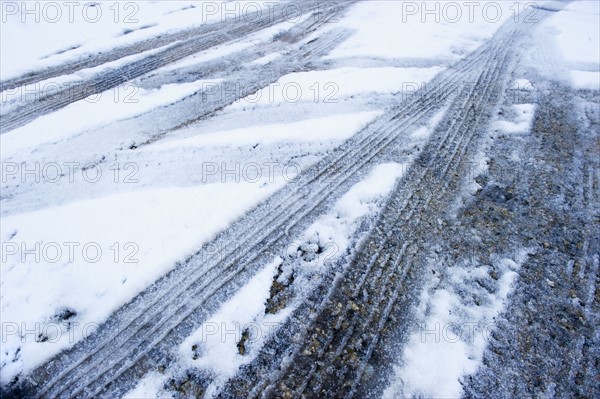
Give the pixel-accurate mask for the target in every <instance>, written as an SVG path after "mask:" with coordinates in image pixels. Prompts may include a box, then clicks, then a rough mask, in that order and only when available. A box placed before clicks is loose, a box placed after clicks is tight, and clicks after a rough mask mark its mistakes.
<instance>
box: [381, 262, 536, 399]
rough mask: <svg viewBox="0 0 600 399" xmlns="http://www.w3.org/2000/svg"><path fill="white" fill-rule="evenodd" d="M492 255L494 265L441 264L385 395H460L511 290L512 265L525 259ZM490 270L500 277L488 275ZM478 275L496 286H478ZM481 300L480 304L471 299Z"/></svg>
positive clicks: (476, 365) (386, 396)
mask: <svg viewBox="0 0 600 399" xmlns="http://www.w3.org/2000/svg"><path fill="white" fill-rule="evenodd" d="M526 256H527V252H526V251H524V250H522V251H520V252H519V253H518V255H517V256H516V258H517V261H516V262H515V261H513V260H511V259H508V258H502V259H501V258H497V259H492V262H491V263H492V265H493V266H492V265H490V266H488V265H459V266H454V267H452V266H450V265H443V268H442V269H441V273H438V274H437V275H438V276H439V275H440V274H441V275H442V277H438V278H434V279H432V281H430V283H429V285H428V287H427V288H426V289H424V290H423V292H422V294H421V299H420V303H419V307H418V310H417V319H418V320H421V323H417V324H418V326H417V328H415V331H413V333H412V335H411V337H410V338H409V340H408V343H407V344H406V345H405V347H404V349H403V353H402V357H401V359H400V361H399V364H398V365H396V366H394V377H392V379H391V383H390V385H389V386H388V387H387V388H386V390H385V391H384V394H383V398H397V397H403V398H404V397H435V398H458V397H460V396H461V395H462V386H461V379H462V378H464V377H465V376H467V375H469V374H472V373H474V372H475V371H476V370H477V367H478V365H479V364H480V363H481V361H482V359H483V353H484V350H485V347H486V345H487V339H488V338H489V334H490V332H491V331H492V330H493V329H494V327H495V326H494V319H495V317H496V316H497V315H499V314H500V313H501V312H502V311H503V309H504V307H505V305H506V301H507V298H508V295H509V294H510V293H511V292H512V289H513V284H514V281H515V280H516V278H517V276H518V275H517V273H516V271H517V270H518V268H519V267H520V265H521V264H522V263H523V262H524V261H525V259H526ZM492 270H494V271H495V272H496V273H497V274H498V280H497V281H495V282H494V280H492V279H491V277H490V272H491V271H492ZM476 279H486V280H487V281H488V282H494V283H493V284H494V285H495V290H494V291H493V292H489V291H487V290H485V289H483V288H481V287H480V288H477V287H478V284H477V283H476V282H475V280H476ZM475 300H478V301H479V302H480V304H479V306H478V305H477V304H475V303H474V301H475Z"/></svg>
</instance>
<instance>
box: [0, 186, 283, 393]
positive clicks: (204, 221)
mask: <svg viewBox="0 0 600 399" xmlns="http://www.w3.org/2000/svg"><path fill="white" fill-rule="evenodd" d="M282 184H283V182H276V183H273V184H268V185H267V184H261V183H260V182H259V183H257V184H252V183H239V184H210V185H203V186H197V187H190V188H168V189H153V190H145V191H138V192H131V193H126V194H117V195H111V196H107V197H101V198H97V199H93V200H85V201H79V202H73V203H70V204H67V205H64V206H60V207H55V208H48V209H43V210H40V211H35V212H30V213H24V214H18V215H14V216H10V217H6V218H3V219H2V225H1V227H0V237H2V241H3V259H2V275H1V287H2V318H3V322H14V323H15V325H16V324H18V327H19V330H21V327H22V326H24V327H26V328H27V329H30V330H31V329H34V328H35V327H36V326H37V327H38V328H43V325H44V323H48V322H52V317H53V315H55V314H56V312H57V311H59V310H60V309H63V308H68V309H73V310H75V311H76V312H77V316H76V317H75V318H74V319H73V320H72V321H75V322H77V323H79V326H75V327H73V329H72V330H71V333H70V334H68V333H66V332H65V331H63V332H59V333H58V337H56V338H53V337H50V338H51V339H50V340H49V341H47V342H36V337H35V336H32V335H31V334H29V335H25V336H24V337H25V338H24V341H25V342H21V336H20V334H19V333H16V332H14V333H11V334H5V331H4V329H3V331H2V334H3V335H2V339H3V342H4V344H3V351H2V354H1V362H2V364H3V367H2V382H3V383H6V382H8V381H9V380H10V379H11V378H12V377H13V376H14V375H16V374H17V373H19V372H21V371H28V370H31V369H32V368H33V367H34V366H36V365H38V364H40V363H41V362H43V361H45V360H47V359H49V358H50V357H51V356H53V355H54V354H56V353H58V352H59V351H61V350H63V349H65V348H67V347H70V346H71V345H73V344H74V343H75V342H77V341H79V340H80V339H81V338H83V337H84V336H85V335H86V331H87V332H88V333H89V332H91V331H92V329H90V325H93V324H95V323H101V322H103V321H104V320H106V319H107V318H108V317H109V316H110V314H111V313H112V312H113V311H114V310H116V309H117V308H119V307H120V306H121V305H123V304H125V303H127V302H128V301H130V300H131V299H132V298H133V297H134V296H135V295H136V294H138V293H139V292H141V291H142V290H143V289H144V288H146V287H147V286H148V285H150V284H151V283H152V282H154V281H155V280H156V279H158V278H159V277H160V276H162V275H164V274H165V273H166V272H168V271H169V270H170V269H171V268H172V267H173V266H174V264H175V263H176V262H177V261H178V260H181V259H184V258H186V257H187V256H189V255H191V254H193V253H194V251H195V250H197V249H198V248H199V247H200V246H201V245H202V243H203V242H207V241H209V240H211V239H212V238H213V237H214V236H215V234H217V233H218V232H219V231H222V230H223V229H225V228H226V227H228V225H229V224H230V223H232V222H233V221H234V220H236V219H238V218H239V217H241V216H242V215H243V214H244V213H245V212H246V211H248V210H249V209H251V208H252V207H253V206H255V205H256V204H257V203H259V202H261V201H262V200H264V199H265V198H266V197H267V196H268V195H270V194H271V193H273V192H274V191H275V190H276V189H277V188H279V187H281V186H282ZM64 243H76V245H77V246H75V247H73V248H74V249H73V251H72V252H71V253H70V250H69V247H68V246H67V245H66V244H64ZM115 243H117V244H115ZM36 245H38V248H39V249H38V250H36V251H35V253H37V254H38V258H37V259H36V257H35V254H28V255H26V254H25V252H24V251H25V250H34V249H35V248H36ZM73 245H75V244H73ZM86 245H88V248H91V249H88V250H87V251H84V250H83V248H84V246H86ZM115 245H116V247H115ZM8 246H10V251H9V250H8V249H9V247H8ZM15 246H16V248H15ZM57 247H58V249H56V248H57ZM96 248H99V250H100V251H101V252H99V255H97V251H96ZM116 248H118V252H117V250H116ZM5 249H6V251H5ZM71 254H72V255H71ZM127 256H130V257H129V258H127ZM136 261H137V262H136ZM17 322H18V323H17ZM40 326H41V327H40ZM53 328H54V327H53ZM22 332H23V334H25V332H24V331H22ZM54 332H55V331H54V329H50V330H49V333H51V334H52V333H54ZM19 348H20V352H19V354H18V356H16V358H15V359H16V360H14V361H13V357H15V353H16V352H17V350H18V349H19Z"/></svg>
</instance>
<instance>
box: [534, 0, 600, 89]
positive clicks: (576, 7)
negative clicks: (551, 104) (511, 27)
mask: <svg viewBox="0 0 600 399" xmlns="http://www.w3.org/2000/svg"><path fill="white" fill-rule="evenodd" d="M599 20H600V3H598V2H597V1H587V0H584V1H573V2H570V3H569V4H567V5H566V6H565V7H564V9H563V10H561V11H559V12H557V13H555V14H554V15H552V16H551V17H550V18H548V19H547V20H546V21H544V22H543V23H542V24H541V26H540V32H541V34H542V35H544V37H550V38H552V42H553V44H554V45H555V47H556V49H557V51H558V53H559V57H558V58H559V59H558V62H559V64H562V65H563V67H564V68H565V69H567V74H568V75H567V80H568V81H569V83H570V84H571V85H572V86H573V87H574V88H576V89H591V90H599V89H600V35H598V21H599Z"/></svg>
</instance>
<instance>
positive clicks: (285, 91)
mask: <svg viewBox="0 0 600 399" xmlns="http://www.w3.org/2000/svg"><path fill="white" fill-rule="evenodd" d="M443 70H444V68H443V67H439V66H435V67H430V68H396V67H381V68H355V67H345V68H336V69H330V70H323V71H309V72H296V73H291V74H288V75H285V76H283V77H282V78H280V79H279V80H278V81H277V82H275V83H272V84H270V85H269V86H267V87H265V88H264V89H261V90H259V91H258V92H257V93H255V94H252V95H250V96H248V97H246V98H243V99H241V100H238V101H237V102H236V103H235V104H233V105H232V106H231V107H230V108H231V109H239V108H244V107H247V106H250V105H255V104H260V105H266V104H277V103H283V102H287V103H297V102H300V101H303V102H315V103H337V102H338V101H340V99H342V98H347V97H351V96H355V95H359V94H360V95H364V94H367V93H377V94H385V93H397V92H402V91H404V90H405V89H406V88H407V87H414V84H417V85H419V86H420V85H421V84H423V83H427V82H429V81H430V80H431V79H433V77H434V76H435V75H437V74H438V73H439V72H441V71H443Z"/></svg>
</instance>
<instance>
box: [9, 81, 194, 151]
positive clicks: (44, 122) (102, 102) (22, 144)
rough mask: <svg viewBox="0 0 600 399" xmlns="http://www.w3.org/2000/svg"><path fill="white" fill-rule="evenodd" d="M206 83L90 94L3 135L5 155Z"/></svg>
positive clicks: (189, 92)
mask: <svg viewBox="0 0 600 399" xmlns="http://www.w3.org/2000/svg"><path fill="white" fill-rule="evenodd" d="M205 83H206V82H205V81H203V80H198V81H195V82H190V83H180V84H167V85H163V86H161V87H160V88H158V89H153V90H145V89H142V88H138V87H136V86H133V85H131V86H127V85H123V86H121V87H117V88H115V89H111V90H107V91H105V92H103V93H99V94H96V95H91V96H89V97H87V98H85V99H83V100H79V101H77V102H75V103H72V104H69V105H68V106H66V107H64V108H62V109H60V110H58V111H55V112H53V113H50V114H47V115H43V116H40V117H39V118H37V119H35V120H34V121H33V122H31V123H29V124H27V125H25V126H22V127H20V128H17V129H15V130H12V131H10V132H8V133H6V134H3V135H2V136H0V141H1V143H2V148H1V150H0V151H1V154H2V157H3V158H4V159H6V158H8V157H10V156H13V155H14V154H15V153H17V152H19V151H23V150H27V149H29V148H32V147H36V146H40V145H43V144H48V143H52V142H55V141H58V140H63V139H65V138H67V137H69V136H72V135H74V134H77V133H80V132H83V131H86V130H92V129H94V128H98V127H100V126H103V125H105V124H107V123H111V122H114V121H118V120H121V119H126V118H131V117H133V116H136V115H140V114H142V113H144V112H147V111H150V110H152V109H154V108H158V107H161V106H165V105H168V104H171V103H173V102H176V101H178V100H181V99H182V98H184V97H186V96H189V95H192V94H194V93H195V92H197V91H199V90H201V89H202V87H203V85H204V84H205ZM40 132H43V134H40Z"/></svg>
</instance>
